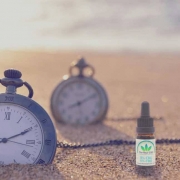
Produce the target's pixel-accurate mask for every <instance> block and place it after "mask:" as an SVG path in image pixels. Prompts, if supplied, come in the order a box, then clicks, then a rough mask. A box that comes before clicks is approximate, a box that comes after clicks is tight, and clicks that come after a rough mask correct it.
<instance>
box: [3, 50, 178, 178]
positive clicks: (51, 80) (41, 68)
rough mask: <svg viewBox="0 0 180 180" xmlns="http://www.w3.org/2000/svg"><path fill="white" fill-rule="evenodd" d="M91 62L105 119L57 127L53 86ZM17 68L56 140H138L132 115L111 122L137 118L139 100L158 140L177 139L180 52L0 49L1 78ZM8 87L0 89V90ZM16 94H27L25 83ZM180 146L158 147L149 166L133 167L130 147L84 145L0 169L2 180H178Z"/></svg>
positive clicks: (86, 141)
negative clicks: (74, 65)
mask: <svg viewBox="0 0 180 180" xmlns="http://www.w3.org/2000/svg"><path fill="white" fill-rule="evenodd" d="M81 56H83V57H85V59H86V60H87V61H88V62H89V63H90V64H92V65H93V66H94V67H95V70H96V73H95V77H94V78H95V79H96V80H97V81H99V82H100V83H101V84H102V85H103V87H104V88H105V89H106V91H107V93H108V97H109V102H110V107H109V111H108V115H107V119H106V120H105V121H104V122H102V123H99V124H94V125H86V126H76V127H74V126H70V125H62V124H58V123H56V122H55V120H54V119H53V117H52V114H51V111H50V97H51V93H52V91H53V89H54V88H55V86H56V85H57V84H58V83H59V82H60V81H61V80H62V76H63V75H65V74H67V73H68V69H69V66H70V63H71V62H72V61H73V60H77V59H78V58H79V57H81ZM8 68H15V69H18V70H20V71H21V72H22V74H23V75H22V79H23V80H25V81H27V82H28V83H29V84H31V86H32V87H33V89H34V96H33V100H35V101H36V102H38V103H39V104H40V105H41V106H42V107H43V108H44V109H45V110H46V111H47V112H48V114H49V115H50V116H51V118H52V121H53V123H54V124H55V127H56V132H57V137H58V140H59V141H63V142H71V143H78V142H79V143H96V142H103V141H106V140H111V139H112V140H113V139H124V140H135V138H136V131H135V130H136V120H134V119H130V120H122V121H113V120H112V118H115V119H116V118H124V117H125V118H132V117H137V116H139V115H140V105H141V102H143V101H148V102H149V103H150V107H151V110H150V111H151V116H156V117H159V116H163V117H164V120H155V132H156V133H155V135H156V138H165V139H166V138H180V131H179V128H180V113H179V110H180V94H179V92H180V84H179V77H180V55H178V54H177V55H175V54H145V53H136V54H135V53H121V54H120V53H119V54H118V53H116V54H110V53H109V54H108V53H95V52H68V51H65V52H35V51H27V52H24V51H19V52H18V51H17V52H16V51H1V52H0V78H3V77H4V75H3V72H4V70H6V69H8ZM4 91H5V88H4V87H3V86H0V92H4ZM18 93H20V94H23V95H27V93H28V92H27V90H26V88H25V87H22V88H20V89H18ZM179 154H180V145H179V144H171V145H165V144H164V145H157V156H156V157H157V163H156V166H155V167H154V168H153V169H152V170H151V171H146V170H141V171H140V170H138V169H137V168H136V166H135V148H134V145H129V146H128V145H123V146H103V147H98V148H86V149H76V150H73V149H72V150H70V149H57V152H56V156H55V158H54V161H53V164H51V165H8V166H4V167H0V179H3V180H4V179H11V180H15V179H19V180H20V179H23V180H25V179H27V180H28V179H31V180H32V179H38V180H39V179H43V180H45V179H47V180H49V179H58V180H61V179H67V180H69V179H75V180H81V179H82V180H86V179H88V180H89V179H95V180H101V179H103V180H110V179H113V180H114V179H127V180H130V179H153V180H154V179H168V180H169V179H172V180H173V179H179V178H180V175H179V171H180V156H179Z"/></svg>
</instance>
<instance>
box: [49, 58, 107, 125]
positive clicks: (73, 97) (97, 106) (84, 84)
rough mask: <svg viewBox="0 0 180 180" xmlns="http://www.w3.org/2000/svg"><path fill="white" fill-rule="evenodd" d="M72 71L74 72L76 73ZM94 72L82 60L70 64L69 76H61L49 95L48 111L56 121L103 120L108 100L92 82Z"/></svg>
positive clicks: (80, 122) (102, 90)
mask: <svg viewBox="0 0 180 180" xmlns="http://www.w3.org/2000/svg"><path fill="white" fill-rule="evenodd" d="M75 69H76V71H77V70H78V73H76V74H75ZM87 70H88V72H89V73H88V74H87ZM94 73H95V70H94V68H93V67H92V66H91V65H90V64H88V63H86V61H85V59H84V58H81V59H80V60H78V61H74V62H73V63H72V64H71V66H70V69H69V75H65V76H64V77H63V80H62V81H61V82H60V84H58V85H57V87H56V88H55V89H54V91H53V93H52V96H51V111H52V114H53V116H54V118H55V119H56V121H58V122H63V123H69V124H91V123H95V122H98V121H102V120H103V119H104V118H105V116H106V114H107V110H108V97H107V94H106V92H105V90H104V88H103V87H102V86H101V85H100V83H98V82H97V81H96V80H94V78H93V75H94Z"/></svg>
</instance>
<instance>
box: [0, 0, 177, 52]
mask: <svg viewBox="0 0 180 180" xmlns="http://www.w3.org/2000/svg"><path fill="white" fill-rule="evenodd" d="M0 49H49V50H62V49H67V50H68V49H70V50H71V49H72V50H93V51H94V50H95V51H109V52H112V51H113V52H118V51H156V52H167V51H169V52H179V50H180V0H0Z"/></svg>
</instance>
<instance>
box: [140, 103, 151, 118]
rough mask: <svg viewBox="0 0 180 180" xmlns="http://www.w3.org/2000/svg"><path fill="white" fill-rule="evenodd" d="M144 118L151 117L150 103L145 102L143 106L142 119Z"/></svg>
mask: <svg viewBox="0 0 180 180" xmlns="http://www.w3.org/2000/svg"><path fill="white" fill-rule="evenodd" d="M142 116H146V117H149V116H150V113H149V103H148V102H146V101H144V102H142V104H141V117H142Z"/></svg>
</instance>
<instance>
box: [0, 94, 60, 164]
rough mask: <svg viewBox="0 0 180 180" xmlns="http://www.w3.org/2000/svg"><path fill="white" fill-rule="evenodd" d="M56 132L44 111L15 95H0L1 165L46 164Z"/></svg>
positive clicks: (50, 157) (49, 158)
mask: <svg viewBox="0 0 180 180" xmlns="http://www.w3.org/2000/svg"><path fill="white" fill-rule="evenodd" d="M56 144H57V141H56V132H55V129H54V126H53V123H52V121H51V119H50V117H49V116H48V114H47V113H46V111H45V110H44V109H43V108H42V107H41V106H40V105H39V104H37V103H36V102H35V101H33V100H31V99H30V98H27V97H25V96H22V95H18V94H6V93H2V94H0V164H1V165H4V164H5V165H6V164H11V163H17V164H48V163H51V162H52V161H53V158H54V155H55V152H56Z"/></svg>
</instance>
